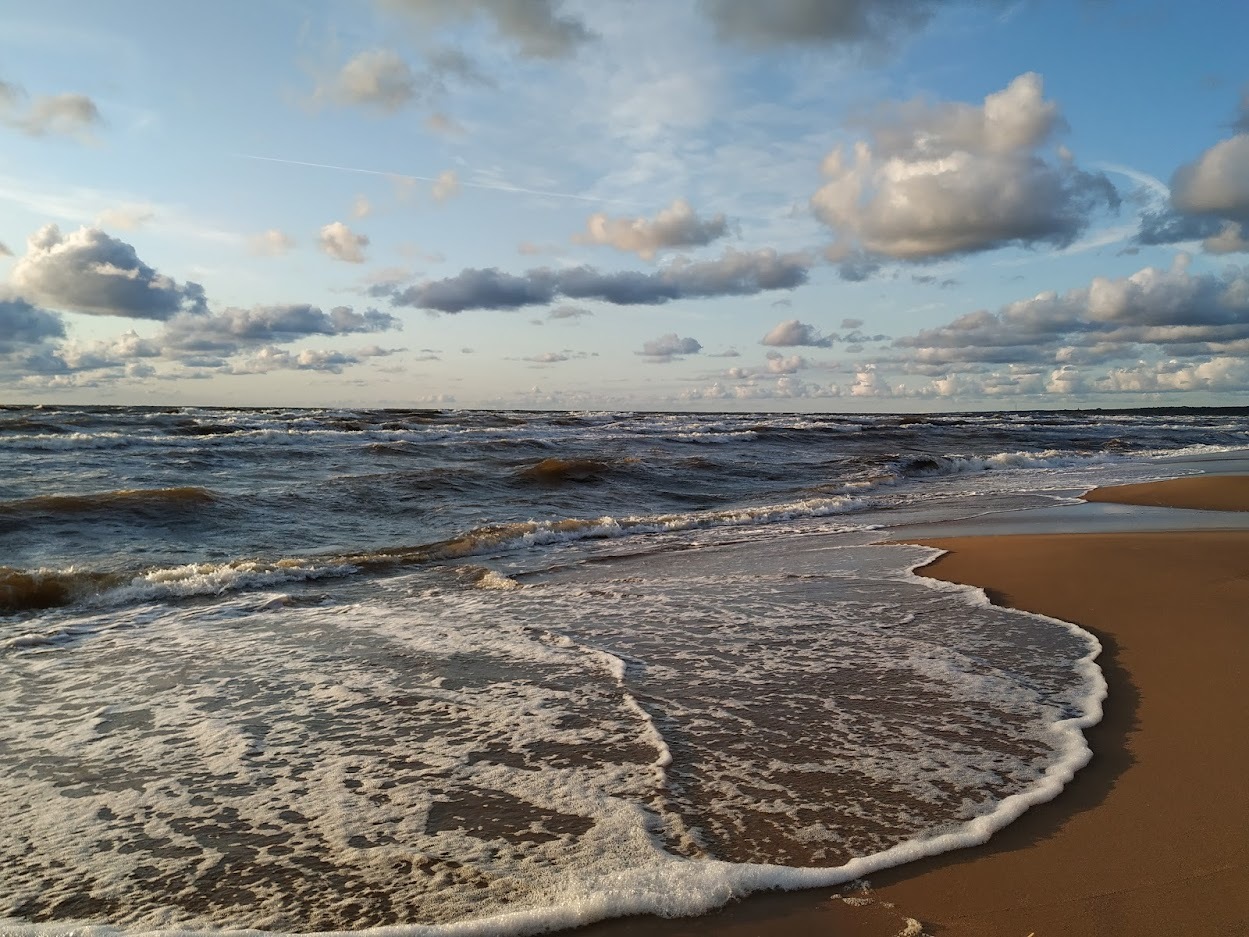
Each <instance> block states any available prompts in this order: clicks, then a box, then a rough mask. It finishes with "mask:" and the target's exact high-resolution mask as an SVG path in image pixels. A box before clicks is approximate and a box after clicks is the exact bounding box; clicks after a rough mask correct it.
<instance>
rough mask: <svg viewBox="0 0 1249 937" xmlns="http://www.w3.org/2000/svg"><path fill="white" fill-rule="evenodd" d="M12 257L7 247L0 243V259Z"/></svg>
mask: <svg viewBox="0 0 1249 937" xmlns="http://www.w3.org/2000/svg"><path fill="white" fill-rule="evenodd" d="M12 256H13V252H12V251H11V250H9V246H8V245H7V244H5V243H4V242H3V241H0V257H12Z"/></svg>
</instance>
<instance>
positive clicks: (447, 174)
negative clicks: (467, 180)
mask: <svg viewBox="0 0 1249 937" xmlns="http://www.w3.org/2000/svg"><path fill="white" fill-rule="evenodd" d="M430 194H432V195H433V196H434V201H436V202H445V201H446V200H447V199H449V198H455V197H456V196H457V195H459V194H460V177H459V176H457V175H456V174H455V170H454V169H446V170H443V171H442V172H440V173H438V178H437V179H435V180H434V184H433V187H432V189H431V190H430Z"/></svg>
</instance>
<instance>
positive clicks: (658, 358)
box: [637, 332, 703, 364]
mask: <svg viewBox="0 0 1249 937" xmlns="http://www.w3.org/2000/svg"><path fill="white" fill-rule="evenodd" d="M702 350H703V346H702V344H701V343H700V342H699V341H698V340H697V339H694V338H688V337H687V338H681V337H680V336H679V335H677V333H676V332H669V333H668V334H667V335H661V336H659V338H655V339H651V340H650V341H648V342H643V343H642V350H641V351H639V352H637V354H639V355H642V356H643V357H646V358H650V359H651V360H652V361H654V362H656V363H659V364H667V363H668V362H670V361H674V360H676V358H677V357H678V356H680V355H696V354H698V353H699V352H700V351H702Z"/></svg>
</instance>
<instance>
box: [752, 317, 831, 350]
mask: <svg viewBox="0 0 1249 937" xmlns="http://www.w3.org/2000/svg"><path fill="white" fill-rule="evenodd" d="M834 340H835V336H831V335H823V334H821V332H820V331H819V329H817V328H816V327H815V326H813V325H808V324H807V323H805V322H799V321H798V320H797V319H786V320H785V321H784V322H780V323H778V324H777V325H776V326H775V327H774V328H773V329H772V331H770V332H768V334H767V335H765V336H763V338H761V339H760V340H759V344H761V345H773V346H776V347H780V348H785V347H790V346H794V345H807V346H811V347H813V348H828V347H829V346H830V345H832V344H833V341H834Z"/></svg>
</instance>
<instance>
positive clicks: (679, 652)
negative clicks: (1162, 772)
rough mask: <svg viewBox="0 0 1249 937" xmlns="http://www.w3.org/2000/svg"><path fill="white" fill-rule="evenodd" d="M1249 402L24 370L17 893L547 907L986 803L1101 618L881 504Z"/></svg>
mask: <svg viewBox="0 0 1249 937" xmlns="http://www.w3.org/2000/svg"><path fill="white" fill-rule="evenodd" d="M1247 417H1249V410H1208V411H1192V410H1183V411H1128V412H1108V411H1097V412H1084V413H1079V412H1034V413H982V414H963V415H941V416H911V417H899V416H867V415H827V416H820V415H802V416H797V415H779V416H778V415H774V414H772V415H763V414H746V415H741V414H733V415H707V414H698V415H694V414H660V413H538V412H533V413H528V412H526V413H520V412H509V413H485V412H464V411H425V410H420V411H416V410H414V411H397V410H316V411H313V410H222V409H193V408H175V409H157V408H91V407H46V408H20V407H11V408H0V932H3V933H6V934H45V933H46V934H70V933H73V934H80V935H89V934H110V935H111V934H138V933H144V934H148V933H157V934H160V933H179V934H181V933H200V932H214V933H216V932H220V931H222V930H225V931H231V930H234V931H246V932H249V933H252V932H270V933H308V932H317V931H355V930H368V929H376V928H380V929H382V930H381V931H380V932H381V933H386V934H395V935H398V934H500V935H506V934H522V933H533V932H537V931H540V930H544V929H550V928H556V927H564V926H572V925H575V924H578V923H585V922H588V921H592V920H597V919H601V918H604V917H610V916H616V915H623V914H630V913H639V912H653V913H660V914H667V915H679V914H694V913H699V912H701V911H705V910H707V909H710V908H713V907H716V906H718V905H720V904H722V903H724V902H725V901H728V900H730V899H731V898H733V897H735V896H739V895H743V894H746V893H749V892H751V891H756V890H760V889H767V888H797V887H808V886H825V885H836V884H839V883H843V882H848V881H852V880H854V879H856V878H859V877H861V876H863V875H865V874H870V873H871V872H872V871H874V870H876V869H879V868H883V867H887V866H890V865H895V864H898V863H900V862H905V861H907V860H908V859H912V858H915V857H918V856H922V855H927V854H931V853H935V852H939V851H943V850H946V849H951V848H956V847H958V846H960V845H966V844H970V843H974V842H980V841H983V840H984V839H985V838H986V837H988V836H989V835H991V833H992V832H993V831H994V830H996V829H998V828H1000V827H1001V826H1002V825H1004V824H1005V823H1008V822H1009V821H1010V820H1011V819H1013V818H1014V817H1016V816H1018V815H1019V813H1021V812H1022V811H1023V810H1025V809H1026V808H1027V807H1028V806H1029V805H1031V804H1033V803H1037V802H1039V801H1042V800H1047V799H1049V798H1051V797H1053V796H1055V795H1056V794H1057V793H1058V792H1059V791H1060V790H1061V787H1062V785H1063V784H1064V783H1065V782H1066V781H1067V780H1069V779H1070V777H1071V775H1072V773H1073V772H1074V771H1076V770H1078V768H1079V767H1080V766H1081V765H1082V764H1083V763H1084V762H1085V761H1086V760H1087V758H1088V752H1087V748H1086V746H1085V744H1084V740H1083V736H1082V734H1081V729H1083V728H1085V727H1087V726H1088V725H1090V724H1092V723H1093V722H1096V721H1097V719H1098V718H1099V716H1100V707H1101V700H1102V698H1103V696H1104V692H1105V687H1104V683H1103V681H1102V679H1101V674H1100V671H1099V670H1098V669H1097V667H1096V664H1095V657H1096V653H1097V651H1098V647H1097V643H1096V641H1095V640H1094V639H1093V638H1092V636H1091V635H1089V634H1087V633H1086V632H1083V631H1082V630H1080V629H1079V628H1078V627H1075V626H1073V625H1069V624H1067V623H1063V622H1057V621H1054V620H1051V619H1046V618H1042V617H1039V616H1033V615H1027V614H1024V613H1019V612H1014V611H1010V610H1006V609H1000V608H994V607H992V606H990V605H988V603H987V602H986V601H985V600H984V597H983V596H982V595H981V594H980V593H979V592H978V591H976V590H972V589H966V588H962V587H957V586H950V585H946V584H943V583H938V582H934V581H931V580H927V579H922V578H920V577H916V576H914V575H913V573H912V570H913V569H914V568H915V567H917V566H919V565H922V564H923V563H925V562H927V561H928V560H930V559H931V558H932V556H934V555H935V551H932V550H928V549H925V548H920V547H909V546H895V545H889V544H887V543H885V542H884V541H887V540H888V539H889V536H890V531H891V530H892V529H894V528H897V527H901V526H906V525H913V524H916V523H922V522H927V521H933V520H949V519H960V518H973V517H981V516H988V515H995V514H1002V513H1007V512H1021V511H1028V510H1030V509H1035V508H1038V507H1043V506H1046V505H1060V504H1070V503H1072V502H1073V501H1074V499H1075V498H1076V497H1077V496H1078V495H1079V494H1080V493H1081V492H1082V491H1084V490H1086V489H1087V488H1090V487H1093V486H1095V485H1103V484H1113V483H1116V482H1130V481H1138V480H1146V479H1149V478H1156V477H1162V476H1163V475H1166V474H1173V473H1174V470H1173V469H1171V470H1167V469H1165V468H1162V467H1160V465H1159V462H1158V459H1159V458H1160V457H1165V456H1187V457H1193V456H1202V455H1208V454H1214V453H1219V452H1223V451H1233V450H1242V449H1246V448H1249V419H1247Z"/></svg>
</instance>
